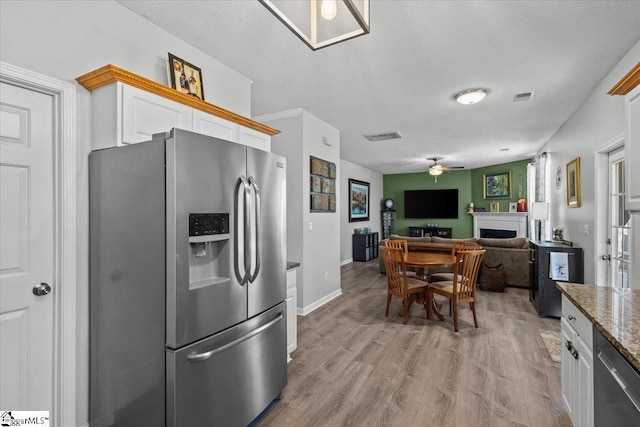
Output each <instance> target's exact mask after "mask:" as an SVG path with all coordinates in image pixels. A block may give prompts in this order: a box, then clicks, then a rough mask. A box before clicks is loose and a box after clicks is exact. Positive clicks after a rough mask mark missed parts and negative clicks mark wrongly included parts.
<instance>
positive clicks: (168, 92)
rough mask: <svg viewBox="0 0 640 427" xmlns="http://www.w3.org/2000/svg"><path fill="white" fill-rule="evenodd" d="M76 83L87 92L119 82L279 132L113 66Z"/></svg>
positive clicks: (202, 109)
mask: <svg viewBox="0 0 640 427" xmlns="http://www.w3.org/2000/svg"><path fill="white" fill-rule="evenodd" d="M76 81H77V82H78V83H80V84H81V85H82V87H84V88H85V89H87V90H88V91H92V90H94V89H97V88H99V87H102V86H106V85H108V84H111V83H115V82H121V83H125V84H127V85H129V86H133V87H136V88H138V89H142V90H144V91H147V92H150V93H153V94H156V95H158V96H161V97H163V98H166V99H169V100H171V101H175V102H178V103H180V104H182V105H186V106H188V107H191V108H195V109H196V110H200V111H204V112H205V113H208V114H212V115H214V116H218V117H220V118H223V119H225V120H229V121H230V122H233V123H237V124H239V125H242V126H246V127H248V128H250V129H253V130H256V131H258V132H262V133H264V134H267V135H270V136H273V135H276V134H278V133H280V131H279V130H277V129H274V128H272V127H269V126H267V125H264V124H262V123H258V122H254V121H253V120H251V119H249V118H247V117H244V116H241V115H239V114H236V113H234V112H232V111H229V110H225V109H224V108H221V107H218V106H216V105H213V104H209V103H208V102H205V101H202V100H200V99H198V98H196V97H193V96H191V95H187V94H186V93H182V92H179V91H177V90H175V89H173V88H170V87H168V86H164V85H161V84H160V83H157V82H154V81H153V80H150V79H147V78H146V77H142V76H139V75H137V74H134V73H131V72H129V71H127V70H123V69H122V68H119V67H116V66H115V65H111V64H108V65H105V66H104V67H101V68H98V69H97V70H94V71H91V72H89V73H87V74H84V75H82V76H80V77H78V78H76Z"/></svg>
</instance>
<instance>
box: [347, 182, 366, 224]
mask: <svg viewBox="0 0 640 427" xmlns="http://www.w3.org/2000/svg"><path fill="white" fill-rule="evenodd" d="M356 221H369V183H368V182H364V181H358V180H357V179H351V178H349V222H356Z"/></svg>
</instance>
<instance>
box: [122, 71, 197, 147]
mask: <svg viewBox="0 0 640 427" xmlns="http://www.w3.org/2000/svg"><path fill="white" fill-rule="evenodd" d="M117 85H118V86H119V87H120V89H121V90H122V143H124V144H134V143H136V142H143V141H148V140H150V139H151V137H152V136H153V134H155V133H159V132H167V131H169V130H171V128H180V129H187V130H190V129H191V128H192V124H191V116H192V114H193V111H192V109H191V108H189V107H187V106H186V105H182V104H178V103H177V102H174V101H170V100H168V99H165V98H162V97H161V96H158V95H154V94H152V93H149V92H145V91H143V90H140V89H136V88H133V87H130V86H126V85H123V84H121V83H117Z"/></svg>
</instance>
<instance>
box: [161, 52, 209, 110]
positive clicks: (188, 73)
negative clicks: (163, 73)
mask: <svg viewBox="0 0 640 427" xmlns="http://www.w3.org/2000/svg"><path fill="white" fill-rule="evenodd" d="M169 80H170V82H171V87H172V88H174V89H176V90H178V91H180V92H182V93H186V94H187V95H191V96H195V97H196V98H198V99H201V100H203V101H204V89H203V87H202V71H200V68H198V67H196V66H195V65H192V64H189V63H188V62H186V61H185V60H183V59H180V58H178V57H177V56H175V55H172V54H171V53H169Z"/></svg>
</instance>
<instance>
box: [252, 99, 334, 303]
mask: <svg viewBox="0 0 640 427" xmlns="http://www.w3.org/2000/svg"><path fill="white" fill-rule="evenodd" d="M255 119H256V120H259V121H260V122H263V123H267V124H269V125H270V126H273V127H275V128H276V129H279V130H280V134H278V135H275V136H273V137H272V138H271V151H272V152H274V153H276V154H280V155H281V156H284V157H286V158H287V168H288V171H287V252H288V253H287V257H288V259H289V261H300V262H301V268H300V271H299V273H298V302H297V305H298V313H299V314H307V313H309V312H311V311H312V310H314V309H316V308H317V307H319V306H320V305H322V304H324V303H326V302H327V301H329V300H331V299H332V298H335V297H336V296H338V295H340V294H341V290H340V218H341V216H342V215H343V213H342V210H343V209H344V208H343V206H344V203H342V199H343V195H342V194H343V191H344V190H343V188H344V187H343V186H342V176H343V171H342V170H341V163H340V132H339V131H338V130H337V129H336V128H334V127H333V126H331V125H329V124H327V123H325V122H323V121H322V120H320V119H318V118H317V117H315V116H313V115H312V114H310V113H308V112H307V111H304V110H302V109H297V110H291V111H285V112H281V113H275V114H270V115H265V116H259V117H255ZM323 137H324V138H326V139H327V143H328V144H329V145H326V144H324V143H323ZM310 156H313V157H318V158H320V159H323V160H327V161H329V162H333V163H335V164H336V168H337V176H338V179H337V180H336V212H327V213H315V212H314V213H311V212H310V189H309V172H310Z"/></svg>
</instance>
